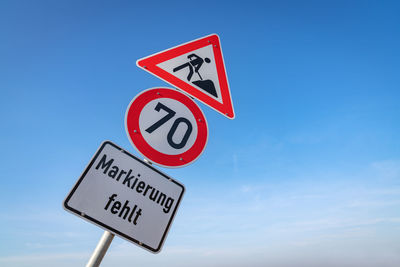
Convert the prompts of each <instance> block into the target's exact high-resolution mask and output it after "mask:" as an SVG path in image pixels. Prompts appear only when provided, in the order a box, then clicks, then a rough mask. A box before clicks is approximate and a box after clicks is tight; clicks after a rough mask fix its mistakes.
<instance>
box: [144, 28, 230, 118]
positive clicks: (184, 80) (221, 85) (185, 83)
mask: <svg viewBox="0 0 400 267" xmlns="http://www.w3.org/2000/svg"><path fill="white" fill-rule="evenodd" d="M136 64H137V66H138V67H140V68H142V69H144V70H146V71H148V72H150V73H151V74H153V75H155V76H157V77H159V78H161V79H162V80H164V81H166V82H168V83H170V84H172V85H173V86H176V87H177V88H179V89H181V90H183V91H185V92H186V93H188V94H189V95H191V96H193V97H194V98H197V99H198V100H200V101H201V102H203V103H204V104H206V105H208V106H209V107H211V108H213V109H215V110H216V111H217V112H219V113H221V114H223V115H224V116H226V117H228V118H230V119H233V118H234V117H235V113H234V110H233V104H232V99H231V93H230V90H229V85H228V78H227V76H226V71H225V64H224V59H223V56H222V50H221V45H220V42H219V37H218V35H216V34H212V35H209V36H206V37H203V38H200V39H197V40H194V41H191V42H188V43H185V44H182V45H179V46H176V47H173V48H170V49H167V50H164V51H162V52H159V53H156V54H154V55H151V56H148V57H145V58H142V59H139V60H138V61H137V62H136Z"/></svg>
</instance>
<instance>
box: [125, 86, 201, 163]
mask: <svg viewBox="0 0 400 267" xmlns="http://www.w3.org/2000/svg"><path fill="white" fill-rule="evenodd" d="M125 129H126V132H127V135H128V138H129V140H130V141H131V143H132V145H133V146H134V147H135V148H136V149H137V150H138V151H139V152H140V153H141V154H142V155H143V156H144V157H145V158H146V159H148V160H149V161H151V162H153V163H155V164H158V165H160V166H163V167H171V168H177V167H183V166H186V165H188V164H190V163H192V162H194V161H195V160H196V159H197V158H198V157H199V156H200V155H201V153H202V152H203V151H204V148H205V146H206V144H207V139H208V127H207V121H206V118H205V116H204V114H203V112H202V111H201V110H200V108H199V107H198V106H197V104H196V103H195V102H194V101H193V100H192V99H190V98H189V97H188V96H186V95H184V94H182V93H180V92H179V91H177V90H175V89H170V88H151V89H148V90H145V91H143V92H141V93H140V94H139V95H137V96H136V97H135V98H134V99H133V100H132V101H131V103H130V104H129V106H128V108H127V110H126V114H125Z"/></svg>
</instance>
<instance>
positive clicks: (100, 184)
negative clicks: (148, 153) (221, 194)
mask: <svg viewBox="0 0 400 267" xmlns="http://www.w3.org/2000/svg"><path fill="white" fill-rule="evenodd" d="M184 191H185V187H184V186H183V185H182V184H181V183H179V182H177V181H176V180H173V179H172V178H170V177H168V176H167V175H165V174H164V173H162V172H160V171H159V170H157V169H155V168H154V167H152V166H151V165H149V164H147V163H145V162H144V161H142V160H140V159H138V158H136V157H135V156H133V155H131V154H130V153H128V152H126V151H124V150H123V149H122V148H120V147H118V146H117V145H115V144H113V143H111V142H109V141H105V142H104V143H103V144H101V146H100V148H99V149H98V151H97V152H96V154H95V155H94V157H93V159H92V160H91V161H90V163H89V165H88V166H87V167H86V169H85V171H84V172H83V174H82V175H81V177H80V178H79V180H78V181H77V182H76V184H75V186H74V187H73V188H72V190H71V192H70V193H69V194H68V196H67V198H66V199H65V200H64V208H65V209H66V210H67V211H69V212H72V213H73V214H75V215H77V216H79V217H82V218H84V219H86V220H88V221H90V222H92V223H94V224H96V225H98V226H100V227H102V228H104V229H106V230H108V231H110V232H112V233H114V234H116V235H118V236H120V237H122V238H124V239H126V240H128V241H131V242H134V243H136V244H138V245H139V246H141V247H143V248H145V249H147V250H149V251H151V252H153V253H158V252H160V250H161V247H162V245H163V243H164V240H165V238H166V236H167V233H168V230H169V228H170V226H171V223H172V221H173V219H174V216H175V214H176V211H177V209H178V206H179V204H180V202H181V199H182V197H183V194H184Z"/></svg>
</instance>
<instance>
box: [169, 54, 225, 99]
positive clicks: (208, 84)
mask: <svg viewBox="0 0 400 267" xmlns="http://www.w3.org/2000/svg"><path fill="white" fill-rule="evenodd" d="M187 58H188V59H189V61H188V62H186V63H184V64H182V65H179V66H178V67H176V68H174V69H173V72H177V71H179V70H182V69H184V68H188V69H189V73H188V76H187V78H186V79H187V80H188V81H189V82H190V81H191V79H192V77H193V74H194V73H196V74H197V75H198V76H199V78H200V80H196V81H192V83H193V84H195V85H197V86H198V87H200V88H201V89H203V90H205V91H206V92H208V93H209V94H212V95H213V96H215V97H218V95H217V91H216V89H215V86H214V82H213V81H212V80H203V77H201V75H200V72H199V70H200V68H201V66H202V65H203V63H204V62H206V63H210V62H211V60H210V59H209V58H208V57H206V58H204V59H203V58H202V57H199V56H198V55H196V54H190V55H188V56H187Z"/></svg>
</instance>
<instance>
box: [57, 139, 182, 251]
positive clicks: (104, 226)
mask: <svg viewBox="0 0 400 267" xmlns="http://www.w3.org/2000/svg"><path fill="white" fill-rule="evenodd" d="M107 144H109V145H111V146H113V147H114V148H116V149H118V150H120V151H121V152H123V153H125V154H126V155H128V156H130V157H131V158H133V159H134V160H136V161H138V162H139V163H141V164H143V165H145V166H146V167H148V168H150V169H152V170H153V171H155V172H157V173H158V174H160V175H161V176H163V177H165V178H166V179H168V180H169V181H171V182H173V183H175V184H176V185H178V186H179V187H181V188H182V192H181V194H180V196H179V198H178V200H177V202H176V205H175V208H174V210H173V212H172V215H171V218H170V220H169V222H168V225H167V227H166V228H165V231H164V234H163V236H162V238H161V241H160V243H159V245H158V247H157V248H152V247H150V246H148V245H146V244H144V243H142V242H139V241H138V240H136V239H134V238H132V237H130V236H128V235H126V234H124V233H121V232H120V231H118V230H117V229H114V228H112V227H110V226H108V225H106V224H104V223H102V222H100V221H98V220H96V219H95V218H92V217H90V216H88V215H86V214H83V213H82V212H80V211H78V210H76V209H74V208H72V207H70V206H68V201H69V200H70V199H71V197H72V195H73V194H74V193H75V191H76V189H77V188H78V186H79V185H80V183H81V182H82V181H83V179H84V178H85V176H86V174H87V173H88V171H89V170H90V168H91V167H92V165H93V164H94V162H95V161H96V159H97V157H98V156H99V155H100V153H101V152H102V151H103V149H104V147H105V146H106V145H107ZM184 192H185V187H184V186H183V184H180V183H178V182H177V181H175V180H174V179H172V178H171V177H169V176H168V175H166V174H164V173H162V172H161V171H159V170H157V169H155V168H154V167H153V166H151V165H149V164H147V163H145V162H144V161H142V160H140V159H139V158H137V157H135V156H134V155H132V154H130V153H129V152H127V151H125V150H124V149H122V148H120V147H119V146H117V145H116V144H114V143H112V142H111V141H104V142H103V143H102V144H101V146H100V148H99V149H98V150H97V152H96V154H95V155H94V156H93V158H92V160H91V161H90V163H89V164H88V166H87V167H86V169H85V170H84V171H83V173H82V175H81V177H80V178H79V179H78V181H77V182H76V183H75V185H74V187H73V188H72V189H71V191H70V193H69V194H68V196H67V197H66V198H65V200H64V202H63V207H64V209H65V210H67V211H68V212H71V213H73V214H74V215H77V216H78V217H81V218H83V219H85V220H88V221H89V222H91V223H93V224H95V225H97V226H100V227H101V228H103V229H105V230H109V231H110V232H112V233H114V234H116V235H118V236H120V237H122V238H124V239H126V240H128V241H131V242H133V243H135V244H137V245H139V246H140V247H143V248H145V249H147V250H149V251H151V252H153V253H158V252H160V251H161V248H162V245H163V244H164V241H165V238H166V236H167V233H168V231H169V228H170V226H171V224H172V221H173V219H174V217H175V213H176V211H177V209H178V206H179V205H180V202H181V200H182V197H183V194H184Z"/></svg>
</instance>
